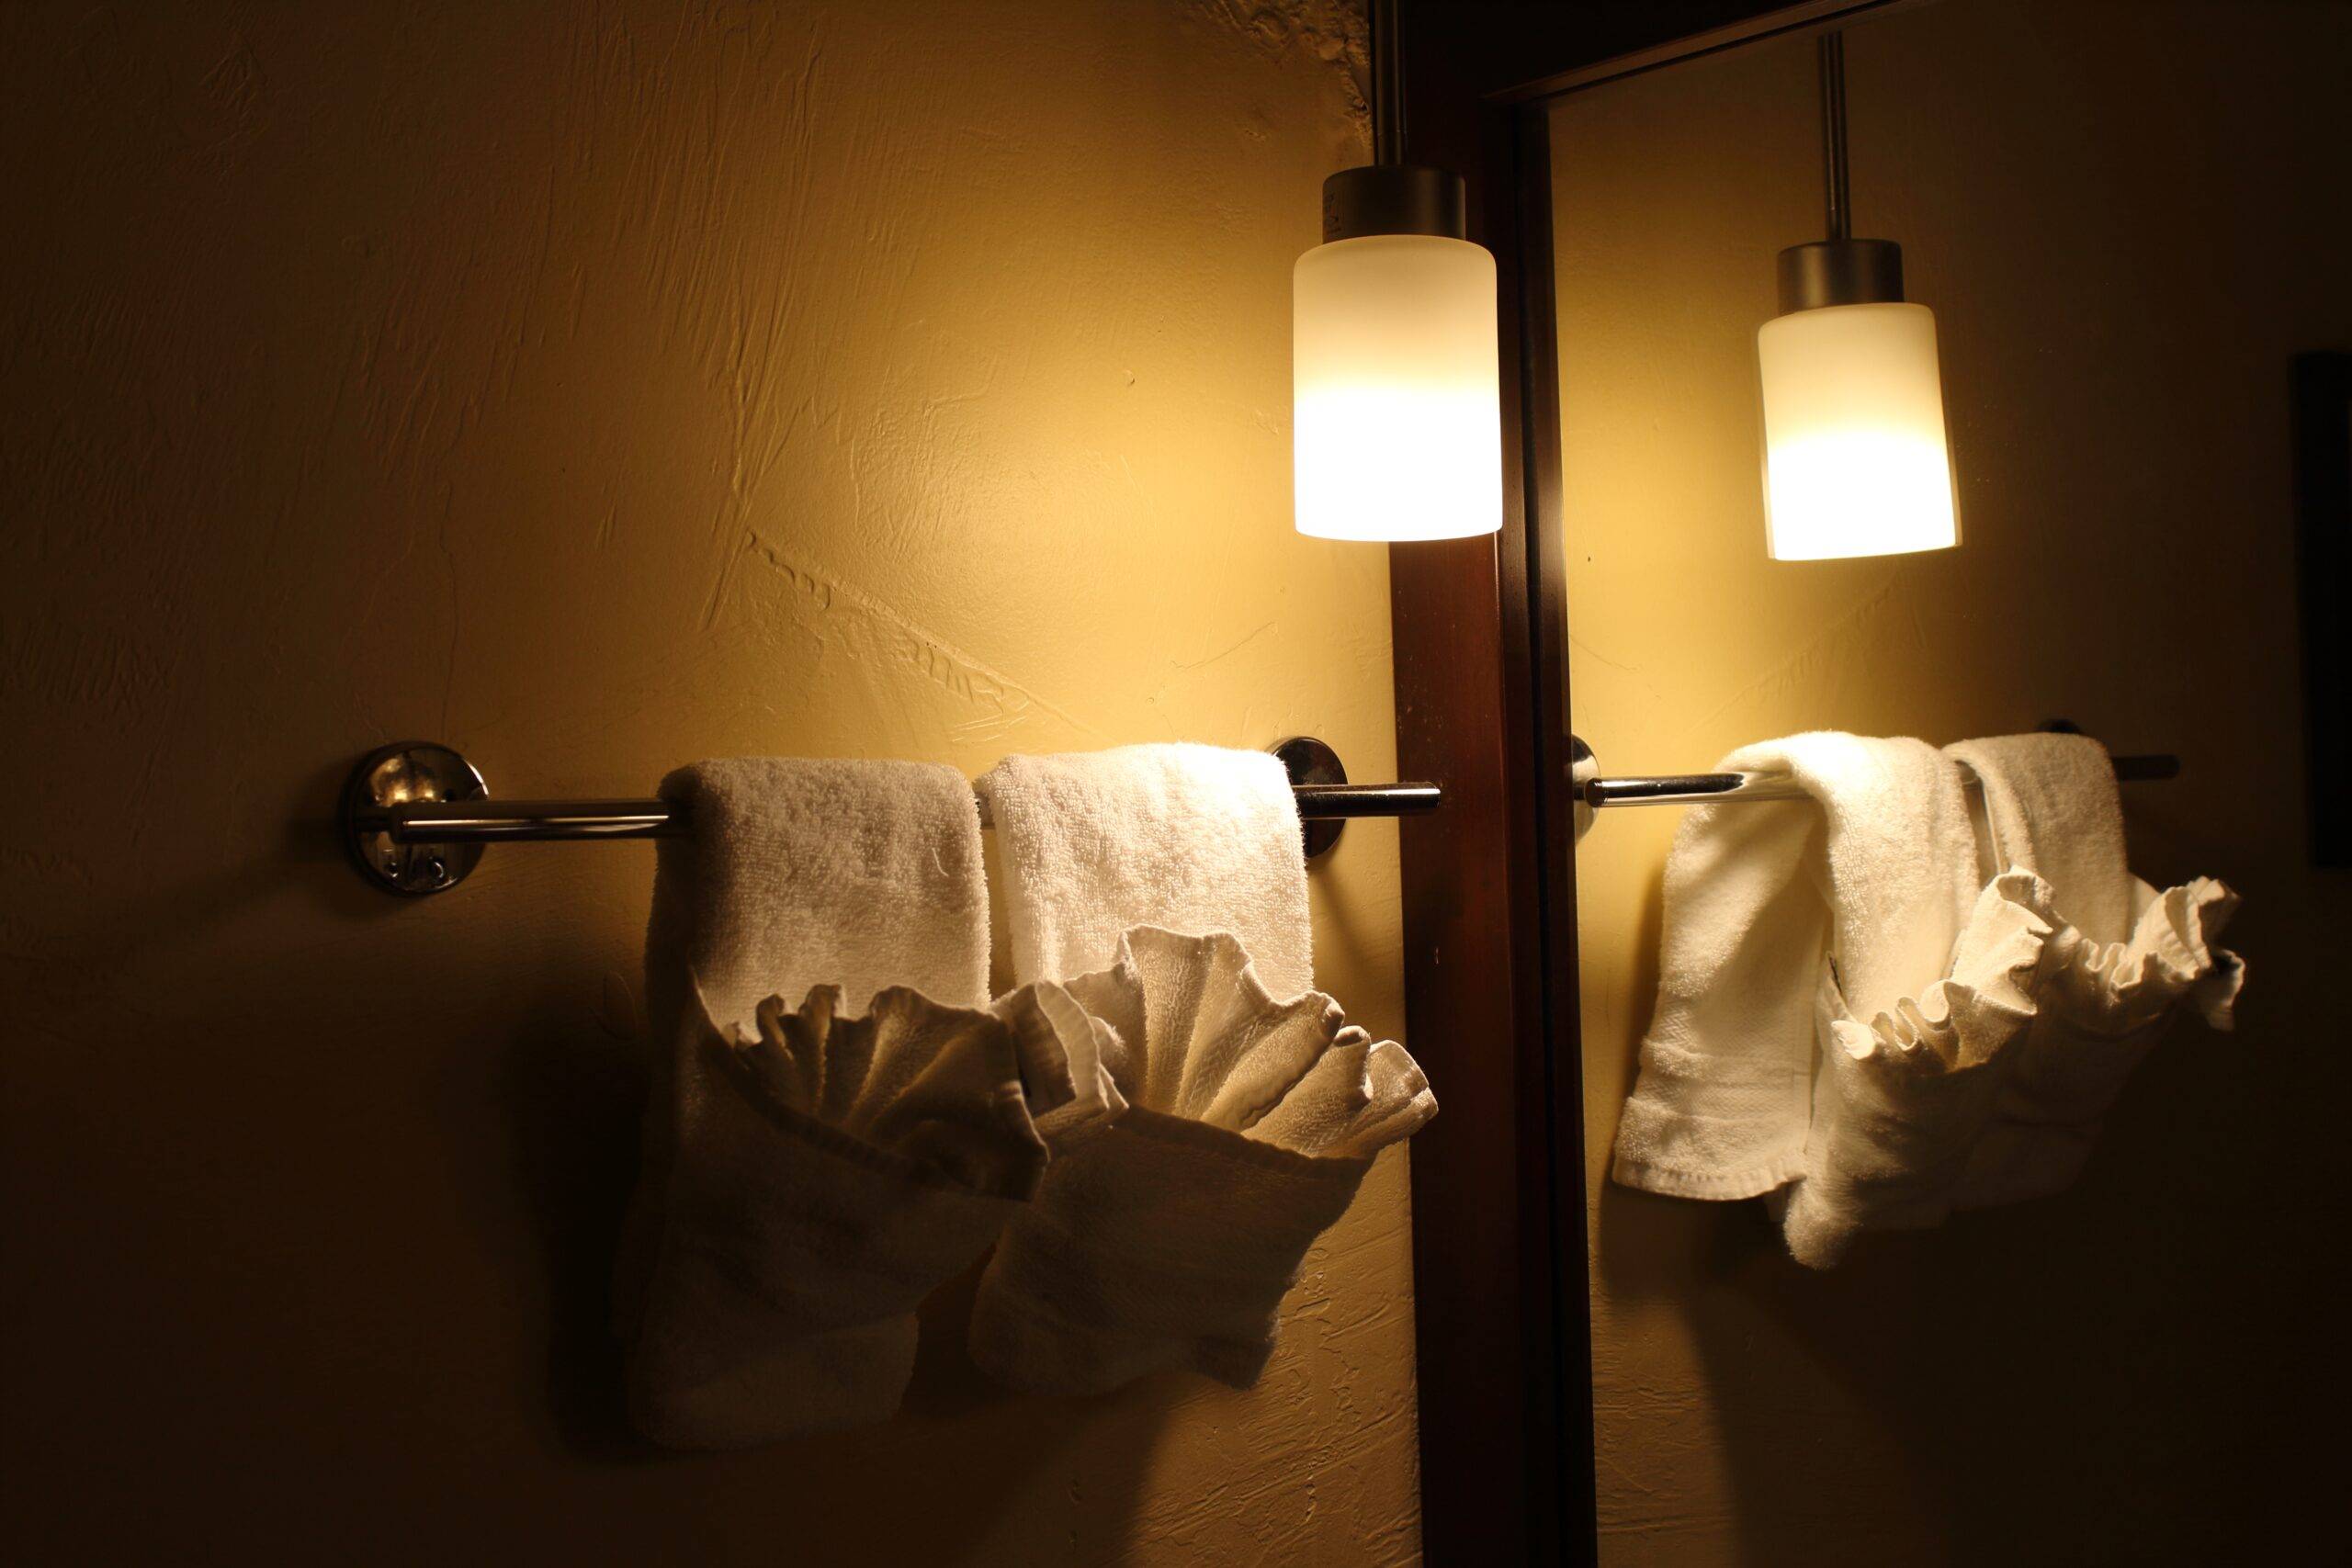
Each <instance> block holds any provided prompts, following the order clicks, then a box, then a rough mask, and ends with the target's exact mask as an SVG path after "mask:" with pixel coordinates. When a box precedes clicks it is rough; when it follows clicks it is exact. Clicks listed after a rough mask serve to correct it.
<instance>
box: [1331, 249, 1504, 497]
mask: <svg viewBox="0 0 2352 1568" xmlns="http://www.w3.org/2000/svg"><path fill="white" fill-rule="evenodd" d="M1291 325H1292V335H1291V349H1292V352H1291V386H1292V397H1293V401H1294V405H1295V406H1294V410H1293V412H1294V416H1295V443H1296V445H1295V470H1294V478H1295V483H1296V486H1297V511H1296V513H1295V519H1296V523H1297V526H1298V531H1299V532H1300V533H1302V534H1312V535H1314V536H1317V537H1318V538H1324V539H1457V538H1463V537H1465V536H1469V535H1473V534H1491V533H1493V532H1495V531H1496V530H1497V529H1498V528H1500V527H1501V526H1502V518H1503V472H1502V410H1501V400H1500V398H1499V396H1498V392H1497V389H1496V375H1497V371H1496V361H1495V258H1494V257H1493V256H1491V255H1488V254H1487V252H1486V250H1485V248H1484V247H1482V246H1479V245H1474V244H1472V243H1470V242H1469V241H1467V240H1452V239H1445V238H1442V237H1441V236H1438V235H1434V234H1368V235H1363V236H1361V237H1359V238H1356V239H1351V240H1335V241H1333V242H1332V243H1329V244H1328V245H1317V246H1316V247H1315V249H1313V250H1311V251H1309V252H1307V253H1306V254H1305V255H1303V256H1301V257H1299V258H1298V265H1297V266H1296V267H1295V269H1294V270H1293V271H1292V274H1291Z"/></svg>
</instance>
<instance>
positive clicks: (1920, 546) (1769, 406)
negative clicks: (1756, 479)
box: [1756, 302, 1960, 560]
mask: <svg viewBox="0 0 2352 1568" xmlns="http://www.w3.org/2000/svg"><path fill="white" fill-rule="evenodd" d="M1756 357H1757V361H1758V367H1760V369H1761V371H1762V373H1763V380H1764V513H1765V519H1766V522H1767V525H1768V527H1769V531H1770V538H1771V550H1772V558H1773V559H1775V560H1827V559H1831V558H1836V557H1840V556H1891V555H1901V554H1905V553H1906V552H1908V551H1913V550H1940V549H1944V548H1947V547H1950V546H1952V545H1955V544H1958V543H1959V542H1960V513H1959V508H1958V505H1957V503H1956V502H1955V501H1954V499H1953V494H1952V479H1951V450H1950V447H1949V446H1948V444H1947V443H1946V441H1945V437H1944V397H1943V386H1942V382H1941V378H1940V377H1939V374H1938V371H1937V367H1936V318H1935V314H1934V312H1932V311H1930V310H1928V308H1927V307H1926V306H1925V305H1912V304H1905V303H1897V302H1880V303H1872V304H1863V305H1826V306H1823V307H1820V308H1818V309H1815V310H1792V311H1791V312H1790V313H1789V314H1787V315H1784V316H1775V317H1774V318H1773V319H1772V320H1770V321H1767V322H1765V323H1764V325H1763V326H1762V327H1761V328H1759V329H1758V332H1757V333H1756Z"/></svg>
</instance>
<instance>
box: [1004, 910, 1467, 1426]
mask: <svg viewBox="0 0 2352 1568" xmlns="http://www.w3.org/2000/svg"><path fill="white" fill-rule="evenodd" d="M1038 988H1039V989H1040V990H1046V991H1048V992H1050V991H1051V990H1052V989H1053V987H1049V986H1048V987H1038ZM1068 994H1069V996H1070V997H1072V998H1076V999H1077V1000H1078V1001H1079V1002H1080V1004H1082V1006H1083V1007H1084V1009H1085V1015H1080V1022H1081V1023H1089V1022H1091V1024H1092V1025H1093V1026H1094V1027H1095V1028H1097V1029H1098V1030H1099V1029H1100V1028H1101V1027H1102V1026H1103V1025H1107V1026H1108V1030H1109V1033H1110V1037H1111V1038H1110V1054H1109V1060H1110V1066H1111V1069H1112V1073H1113V1076H1114V1077H1115V1079H1116V1081H1117V1086H1118V1089H1119V1091H1120V1094H1121V1096H1122V1097H1123V1098H1124V1099H1125V1100H1126V1101H1128V1102H1129V1105H1128V1108H1127V1109H1126V1110H1125V1112H1124V1114H1121V1115H1119V1116H1117V1117H1116V1118H1115V1120H1111V1121H1108V1122H1096V1123H1094V1124H1093V1125H1092V1126H1091V1127H1090V1128H1089V1129H1087V1130H1086V1131H1085V1132H1083V1133H1082V1134H1080V1135H1077V1136H1072V1137H1069V1138H1066V1139H1062V1140H1059V1141H1057V1143H1056V1145H1055V1151H1054V1160H1053V1164H1052V1165H1051V1167H1050V1168H1048V1169H1047V1171H1046V1179H1045V1181H1044V1182H1043V1183H1042V1184H1041V1185H1040V1187H1039V1189H1038V1191H1037V1194H1036V1198H1035V1201H1034V1202H1032V1203H1030V1204H1029V1205H1028V1206H1027V1207H1025V1208H1023V1210H1022V1211H1021V1212H1020V1213H1018V1214H1016V1215H1015V1216H1014V1217H1013V1219H1012V1223H1011V1224H1009V1225H1008V1226H1007V1227H1006V1229H1005V1233H1004V1237H1003V1240H1002V1241H1001V1243H1000V1245H999V1246H998V1248H997V1253H996V1257H995V1258H993V1259H991V1260H990V1262H989V1268H988V1271H987V1273H986V1274H984V1275H983V1276H982V1278H981V1280H980V1288H979V1292H978V1296H977V1298H976V1299H975V1301H974V1303H973V1309H972V1326H971V1350H972V1358H973V1359H974V1360H975V1361H976V1362H977V1363H978V1365H979V1366H980V1367H981V1368H982V1369H983V1370H985V1371H988V1372H989V1375H990V1376H992V1377H994V1378H996V1379H997V1380H998V1381H999V1382H1003V1383H1005V1384H1007V1385H1008V1386H1010V1387H1013V1388H1018V1389H1022V1390H1024V1391H1027V1392H1030V1393H1057V1394H1076V1393H1101V1392H1103V1391H1105V1390H1108V1389H1112V1388H1115V1387H1118V1386H1119V1385H1120V1384H1122V1383H1125V1382H1128V1381H1129V1380H1131V1379H1133V1378H1136V1377H1137V1376H1140V1375H1142V1374H1143V1373H1146V1372H1148V1371H1155V1370H1158V1369H1159V1368H1163V1367H1180V1366H1181V1367H1189V1368H1191V1369H1192V1370H1193V1371H1200V1372H1203V1373H1205V1374H1207V1375H1208V1376H1210V1377H1214V1378H1216V1379H1218V1380H1219V1381H1221V1382H1227V1383H1229V1384H1232V1385H1233V1386H1235V1387H1237V1388H1246V1387H1248V1386H1249V1385H1250V1384H1251V1383H1253V1382H1256V1381H1257V1378H1258V1374H1259V1372H1260V1371H1261V1370H1262V1369H1263V1368H1264V1366H1265V1363H1266V1359H1267V1357H1268V1356H1269V1355H1270V1354H1271V1353H1272V1348H1273V1345H1274V1340H1275V1335H1276V1331H1277V1325H1278V1316H1279V1309H1280V1306H1281V1303H1282V1298H1283V1292H1286V1291H1287V1290H1288V1289H1289V1288H1290V1286H1291V1285H1292V1284H1293V1283H1294V1282H1295V1280H1297V1277H1298V1271H1299V1267H1300V1264H1301V1262H1302V1260H1303V1259H1304V1258H1305V1257H1306V1249H1307V1248H1308V1247H1310V1246H1311V1245H1312V1244H1313V1243H1314V1240H1315V1238H1316V1237H1317V1235H1320V1234H1322V1232H1323V1231H1324V1230H1325V1229H1326V1228H1328V1227H1329V1225H1330V1224H1332V1223H1333V1222H1334V1221H1336V1220H1337V1219H1338V1218H1339V1217H1340V1214H1341V1213H1344V1212H1345V1211H1346V1209H1347V1206H1348V1204H1349V1202H1350V1201H1351V1199H1352V1198H1353V1197H1354V1195H1355V1191H1356V1189H1357V1187H1358V1185H1359V1184H1360V1183H1361V1182H1362V1180H1363V1174H1364V1172H1365V1171H1366V1170H1367V1169H1368V1168H1370V1165H1371V1160H1372V1156H1373V1155H1374V1154H1375V1153H1377V1152H1378V1151H1379V1150H1380V1149H1381V1148H1383V1147H1385V1146H1386V1145H1389V1144H1391V1143H1394V1142H1396V1141H1397V1139H1400V1138H1403V1137H1406V1136H1408V1135H1409V1134H1411V1133H1412V1132H1413V1131H1414V1130H1415V1129H1416V1128H1418V1127H1419V1126H1420V1125H1421V1124H1422V1123H1423V1122H1427V1121H1428V1120H1429V1119H1430V1116H1432V1115H1434V1114H1436V1111H1437V1102H1436V1100H1435V1099H1434V1098H1433V1097H1432V1096H1431V1095H1430V1089H1429V1085H1428V1083H1427V1081H1426V1080H1424V1079H1423V1077H1422V1076H1421V1072H1420V1069H1419V1067H1418V1066H1415V1065H1414V1063H1413V1059H1412V1057H1411V1056H1409V1055H1407V1054H1406V1052H1405V1049H1404V1047H1402V1046H1401V1045H1398V1044H1397V1043H1394V1042H1392V1041H1381V1042H1378V1043H1374V1041H1373V1040H1372V1038H1371V1037H1370V1035H1368V1034H1367V1033H1366V1032H1364V1031H1363V1030H1362V1029H1358V1028H1354V1027H1352V1026H1351V1025H1349V1024H1348V1023H1347V1021H1346V1020H1345V1019H1344V1018H1343V1017H1342V1016H1341V1014H1340V1009H1339V1007H1338V1005H1337V1004H1336V1003H1334V1002H1333V1001H1332V1000H1331V999H1330V998H1329V997H1325V996H1322V995H1319V994H1317V993H1315V992H1311V991H1310V992H1306V993H1305V994H1302V995H1299V996H1296V997H1295V998H1290V999H1288V1000H1279V1001H1278V1000H1276V999H1275V998H1273V997H1272V996H1270V995H1268V993H1267V991H1266V988H1265V987H1263V986H1262V985H1261V984H1260V982H1259V977H1258V976H1257V974H1256V973H1255V971H1254V970H1253V968H1252V966H1251V964H1250V957H1249V955H1248V954H1247V953H1244V952H1243V951H1242V949H1241V946H1240V944H1239V943H1238V942H1236V941H1234V939H1233V938H1231V937H1229V936H1226V935H1222V934H1220V935H1216V936H1207V937H1201V936H1182V935H1179V934H1177V933H1175V932H1172V931H1163V930H1159V929H1157V928H1152V927H1138V928H1137V929H1136V930H1134V931H1128V932H1126V933H1125V935H1124V937H1123V938H1122V939H1121V940H1120V942H1119V943H1118V946H1117V954H1116V961H1115V962H1114V964H1111V965H1110V966H1109V967H1108V968H1106V969H1104V970H1103V971H1101V972H1098V973H1095V974H1091V975H1085V976H1079V977H1077V978H1075V979H1072V980H1070V981H1069V987H1068ZM1087 1015H1091V1017H1089V1016H1087ZM1060 1016H1064V1017H1067V1016H1068V1015H1060ZM1083 1050H1084V1047H1083V1046H1082V1045H1078V1046H1074V1047H1073V1049H1072V1050H1071V1051H1070V1052H1069V1055H1081V1054H1082V1053H1083Z"/></svg>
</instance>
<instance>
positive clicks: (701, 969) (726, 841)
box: [617, 759, 1046, 1448]
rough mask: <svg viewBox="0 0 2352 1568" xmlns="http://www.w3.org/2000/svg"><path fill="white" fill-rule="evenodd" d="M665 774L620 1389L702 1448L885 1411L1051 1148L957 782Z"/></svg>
mask: <svg viewBox="0 0 2352 1568" xmlns="http://www.w3.org/2000/svg"><path fill="white" fill-rule="evenodd" d="M662 794H663V795H664V797H665V798H667V799H669V800H670V801H672V802H673V804H675V805H677V806H679V807H683V808H684V812H685V815H686V818H687V821H688V823H689V834H690V836H688V837H686V838H684V839H680V840H663V842H662V848H661V856H660V862H659V869H658V871H657V873H656V875H655V879H654V897H653V914H652V919H651V921H650V925H649V927H648V931H647V937H646V994H647V1002H648V1012H649V1014H650V1021H651V1024H652V1027H653V1031H654V1043H655V1050H656V1081H655V1085H654V1095H653V1101H652V1104H651V1106H650V1109H649V1114H648V1126H647V1149H646V1165H645V1171H644V1175H643V1177H642V1178H641V1179H640V1184H639V1200H638V1204H637V1209H636V1213H635V1214H634V1215H633V1217H632V1224H631V1234H630V1238H629V1244H628V1248H627V1251H626V1254H625V1257H624V1260H623V1270H622V1279H621V1282H620V1288H619V1291H618V1292H617V1294H618V1298H619V1301H620V1303H621V1309H622V1312H623V1314H624V1319H623V1324H622V1328H623V1333H624V1337H625V1338H626V1339H627V1340H628V1342H629V1344H630V1364H629V1384H630V1397H631V1405H632V1408H633V1410H634V1412H635V1415H636V1417H637V1419H638V1422H639V1426H640V1427H642V1429H643V1430H644V1431H645V1432H646V1433H647V1435H648V1436H650V1437H651V1438H654V1439H655V1440H657V1441H660V1442H663V1443H666V1444H670V1445H673V1446H678V1447H693V1448H711V1447H738V1446H741V1445H744V1444H748V1443H754V1442H761V1441H766V1440H769V1439H772V1438H781V1437H786V1436H791V1435H794V1434H797V1433H803V1432H811V1431H819V1430H823V1429H826V1428H829V1427H842V1426H847V1425H853V1424H857V1423H863V1422H868V1421H876V1420H880V1419H883V1418H885V1417H887V1416H889V1415H890V1414H891V1413H892V1412H894V1411H895V1410H896V1409H897V1408H898V1404H899V1397H900V1395H901V1393H903V1391H904V1390H905V1387H906V1383H907V1379H908V1376H909V1374H910V1371H911V1369H912V1366H913V1359H914V1349H915V1336H916V1328H915V1319H914V1316H913V1309H914V1306H915V1303H917V1302H919V1301H920V1300H921V1299H922V1296H923V1295H924V1294H925V1293H926V1292H928V1291H929V1290H930V1289H931V1288H932V1287H933V1286H935V1285H936V1284H938V1283H939V1282H941V1281H942V1280H946V1279H948V1278H950V1277H952V1276H953V1275H955V1274H956V1273H957V1272H959V1271H960V1270H962V1269H965V1268H967V1267H968V1266H969V1265H970V1264H971V1262H972V1261H973V1260H974V1259H975V1258H978V1256H979V1255H980V1253H981V1252H982V1251H983V1250H985V1249H986V1247H988V1244H989V1242H990V1241H991V1240H993V1239H994V1237H995V1235H996V1234H997V1232H998V1231H999V1230H1000V1229H1001V1227H1002V1224H1003V1223H1004V1219H1005V1217H1006V1215H1007V1213H1009V1212H1010V1211H1011V1210H1012V1207H1014V1206H1015V1201H1016V1200H1018V1199H1020V1198H1022V1197H1023V1196H1025V1195H1026V1194H1027V1192H1028V1191H1029V1190H1031V1188H1032V1187H1034V1185H1035V1181H1036V1179H1037V1176H1038V1173H1039V1172H1040V1170H1041V1169H1042V1168H1043V1166H1044V1163H1045V1158H1046V1151H1045V1145H1044V1143H1043V1140H1042V1138H1041V1137H1040V1135H1039V1134H1038V1133H1037V1131H1036V1129H1035V1127H1034V1126H1033V1125H1032V1124H1031V1120H1030V1116H1029V1112H1028V1110H1027V1106H1026V1103H1025V1101H1024V1098H1023V1072H1022V1066H1021V1064H1022V1061H1023V1054H1024V1049H1026V1050H1029V1051H1031V1052H1032V1054H1034V1043H1032V1044H1031V1045H1030V1046H1028V1047H1024V1045H1023V1042H1021V1041H1019V1040H1016V1038H1015V1037H1014V1034H1013V1032H1012V1031H1011V1030H1010V1029H1009V1028H1008V1027H1007V1025H1006V1024H1005V1022H1004V1021H1002V1020H1001V1019H1000V1018H999V1017H997V1016H996V1015H994V1014H992V1013H990V1012H988V1011H985V1010H984V1009H985V1007H986V1005H987V975H988V914H987V910H988V904H987V894H986V889H985V887H984V886H983V883H982V879H981V873H980V840H979V822H978V813H977V809H976V807H974V804H973V800H972V795H971V789H970V786H969V785H968V784H966V782H965V781H964V779H963V778H962V776H961V775H959V774H958V773H956V772H955V771H954V770H952V769H948V768H941V767H930V766H922V765H917V764H912V763H903V762H859V761H789V760H783V759H747V760H741V761H717V762H705V763H702V764H699V765H697V766H695V767H692V768H688V769H685V770H683V771H682V772H680V773H674V774H673V775H672V776H671V777H670V778H669V779H667V780H665V781H664V782H663V784H662ZM770 998H780V999H770ZM858 1014H863V1015H864V1016H862V1017H860V1016H854V1015H858Z"/></svg>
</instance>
